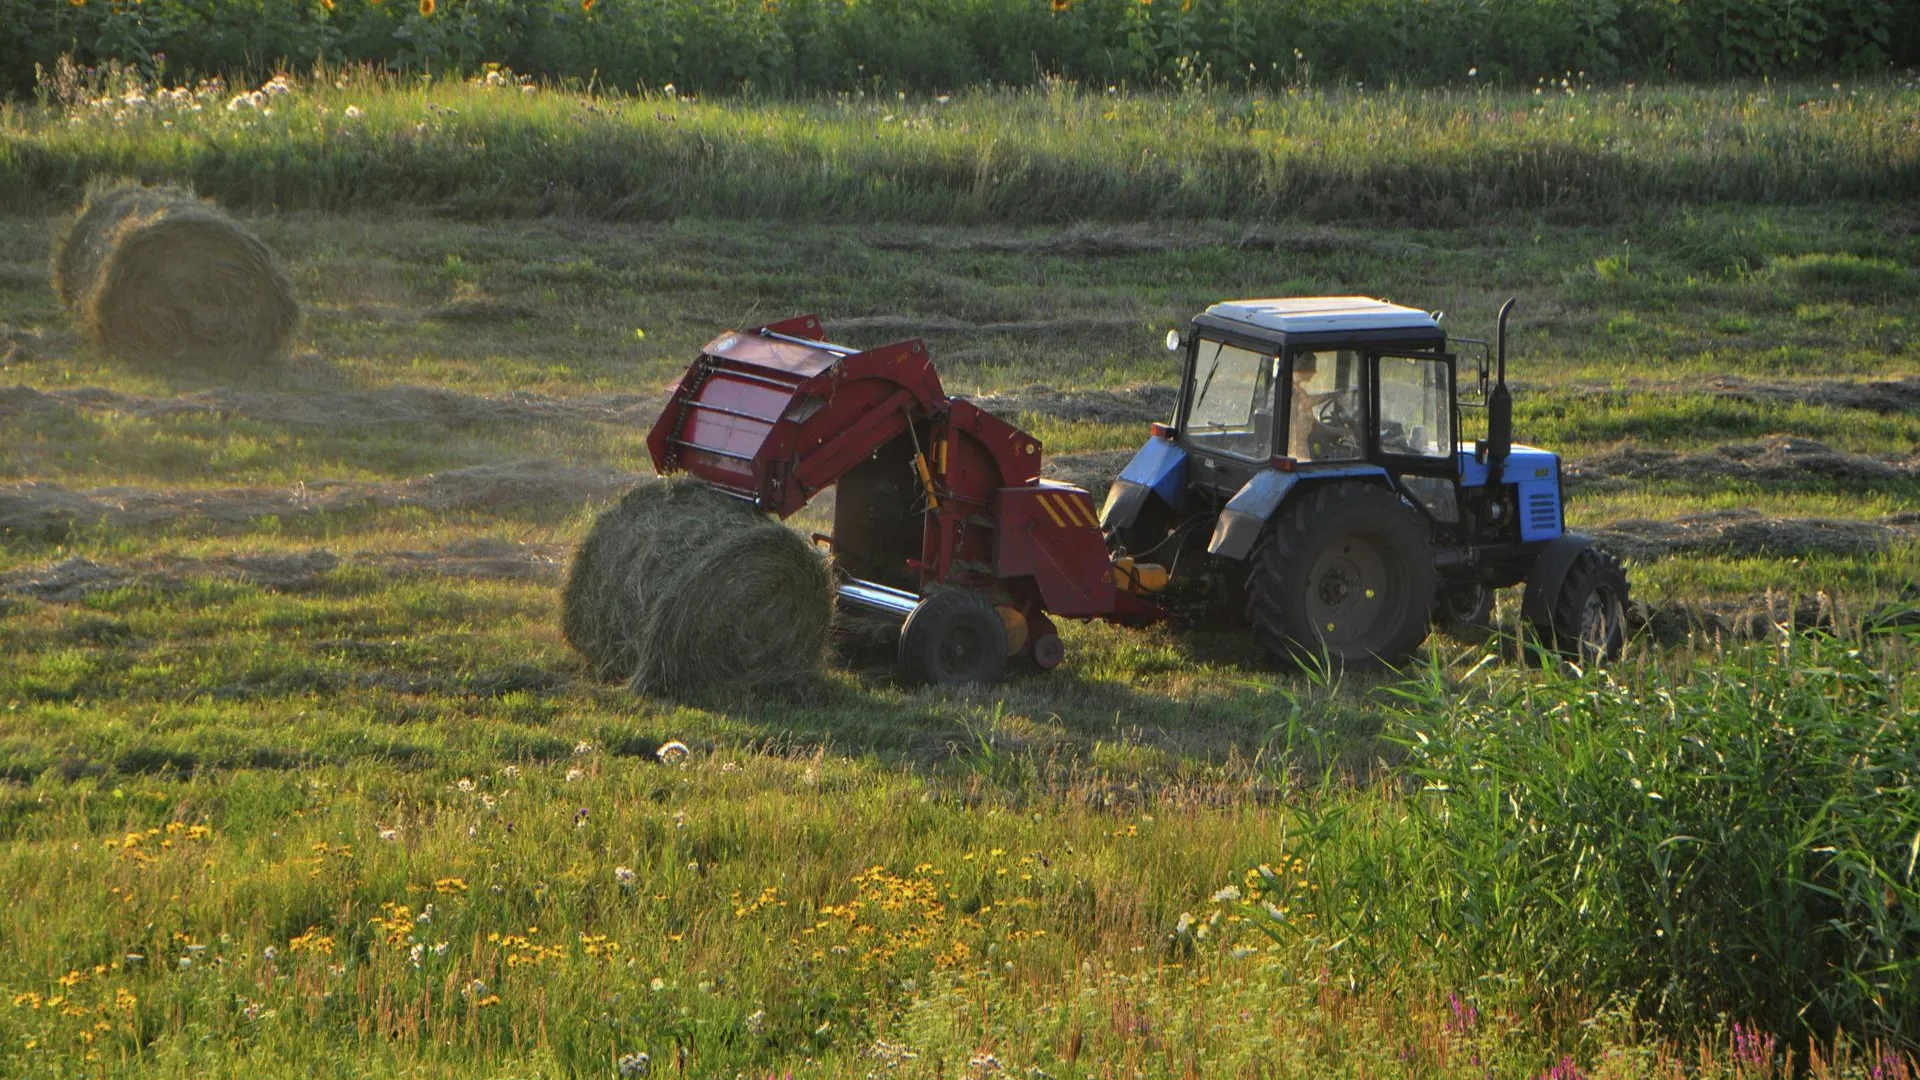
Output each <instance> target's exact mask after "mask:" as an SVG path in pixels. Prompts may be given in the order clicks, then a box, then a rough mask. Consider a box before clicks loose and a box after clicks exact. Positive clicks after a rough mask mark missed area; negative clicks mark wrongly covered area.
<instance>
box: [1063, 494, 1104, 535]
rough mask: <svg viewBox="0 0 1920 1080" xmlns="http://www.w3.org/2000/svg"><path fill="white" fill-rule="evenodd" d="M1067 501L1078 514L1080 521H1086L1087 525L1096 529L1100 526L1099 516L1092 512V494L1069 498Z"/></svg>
mask: <svg viewBox="0 0 1920 1080" xmlns="http://www.w3.org/2000/svg"><path fill="white" fill-rule="evenodd" d="M1067 502H1068V503H1069V504H1071V505H1072V506H1073V509H1074V511H1075V512H1077V513H1078V514H1079V515H1080V520H1081V521H1084V522H1086V523H1087V524H1088V525H1090V526H1092V527H1093V528H1096V529H1097V528H1099V527H1100V518H1099V517H1098V516H1097V515H1095V514H1094V512H1093V498H1092V496H1088V497H1087V498H1084V499H1082V498H1071V499H1068V500H1067Z"/></svg>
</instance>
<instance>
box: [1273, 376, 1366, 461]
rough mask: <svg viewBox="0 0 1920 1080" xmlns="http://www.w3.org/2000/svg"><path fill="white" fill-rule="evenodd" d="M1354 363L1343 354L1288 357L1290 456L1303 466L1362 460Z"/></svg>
mask: <svg viewBox="0 0 1920 1080" xmlns="http://www.w3.org/2000/svg"><path fill="white" fill-rule="evenodd" d="M1355 360H1356V356H1355V354H1354V353H1353V352H1351V351H1348V350H1345V349H1341V350H1331V349H1329V350H1323V351H1320V352H1312V351H1307V350H1296V351H1294V352H1293V353H1292V354H1290V356H1289V363H1290V369H1289V370H1290V373H1291V379H1290V381H1289V387H1288V389H1289V393H1288V411H1287V456H1288V457H1291V458H1293V459H1294V460H1295V461H1302V462H1306V461H1353V460H1355V459H1357V458H1360V457H1364V456H1365V452H1366V446H1365V439H1364V438H1362V436H1363V435H1364V434H1365V433H1366V427H1365V422H1364V421H1363V419H1362V408H1363V406H1362V400H1361V398H1362V395H1361V392H1360V383H1359V379H1358V374H1359V371H1360V365H1359V364H1358V363H1356V362H1355Z"/></svg>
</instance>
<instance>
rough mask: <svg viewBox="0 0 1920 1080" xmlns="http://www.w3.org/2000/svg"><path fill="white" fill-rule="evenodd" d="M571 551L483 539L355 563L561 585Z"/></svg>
mask: <svg viewBox="0 0 1920 1080" xmlns="http://www.w3.org/2000/svg"><path fill="white" fill-rule="evenodd" d="M568 550H569V548H568V547H567V545H565V544H517V543H514V542H513V541H511V540H490V539H480V540H466V541H462V542H460V543H458V544H451V545H448V546H447V547H444V548H438V549H435V550H429V551H388V552H381V553H379V554H377V555H362V556H357V557H356V558H354V560H353V562H354V564H355V565H367V566H374V567H378V568H379V569H381V570H384V571H387V572H388V573H394V574H424V575H430V576H433V577H458V578H473V579H477V580H488V581H531V582H541V583H546V584H558V583H559V581H560V579H561V577H562V576H563V575H564V574H565V573H566V560H567V552H568Z"/></svg>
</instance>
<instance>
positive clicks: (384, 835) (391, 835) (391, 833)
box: [380, 826, 400, 843]
mask: <svg viewBox="0 0 1920 1080" xmlns="http://www.w3.org/2000/svg"><path fill="white" fill-rule="evenodd" d="M380 839H382V840H385V841H387V842H388V843H392V842H394V841H395V840H398V839H400V830H399V829H389V828H386V827H385V826H381V828H380Z"/></svg>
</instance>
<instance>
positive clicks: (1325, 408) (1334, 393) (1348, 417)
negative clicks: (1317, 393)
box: [1313, 387, 1360, 429]
mask: <svg viewBox="0 0 1920 1080" xmlns="http://www.w3.org/2000/svg"><path fill="white" fill-rule="evenodd" d="M1357 392H1358V387H1348V388H1347V389H1345V390H1329V391H1327V392H1326V393H1325V394H1323V395H1321V399H1320V403H1319V404H1318V405H1315V406H1314V407H1313V418H1314V419H1315V420H1318V421H1320V422H1321V423H1322V424H1325V425H1327V426H1328V427H1341V428H1349V429H1351V428H1357V427H1359V426H1360V417H1359V416H1358V415H1357V413H1356V410H1355V409H1353V408H1352V405H1353V397H1354V395H1355V394H1356V393H1357Z"/></svg>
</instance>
